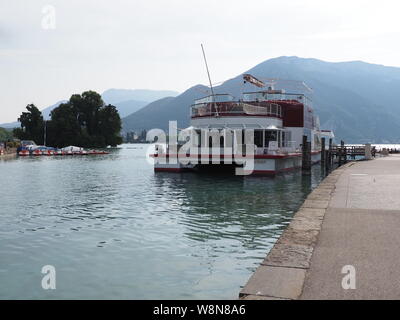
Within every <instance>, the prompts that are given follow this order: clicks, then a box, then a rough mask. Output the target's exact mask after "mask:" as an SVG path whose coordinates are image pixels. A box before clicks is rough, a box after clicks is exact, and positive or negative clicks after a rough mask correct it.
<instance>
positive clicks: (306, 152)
mask: <svg viewBox="0 0 400 320" xmlns="http://www.w3.org/2000/svg"><path fill="white" fill-rule="evenodd" d="M302 151H303V152H302V153H303V157H302V164H301V169H302V171H303V173H305V174H310V173H311V142H308V141H307V136H303V144H302Z"/></svg>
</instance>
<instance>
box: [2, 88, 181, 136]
mask: <svg viewBox="0 0 400 320" xmlns="http://www.w3.org/2000/svg"><path fill="white" fill-rule="evenodd" d="M178 94H179V93H178V92H176V91H167V90H147V89H132V90H131V89H108V90H106V91H104V92H103V94H102V95H101V96H102V98H103V100H104V102H105V103H106V104H112V105H114V106H116V107H117V110H118V112H119V114H120V116H121V118H123V117H126V116H128V115H130V114H132V113H134V112H135V111H137V110H139V109H140V108H142V107H144V106H146V105H148V104H149V103H151V102H152V101H155V100H159V99H161V98H164V97H166V96H172V97H174V96H177V95H178ZM65 102H67V100H61V101H58V102H57V103H55V104H53V105H51V106H49V107H47V108H45V109H43V110H41V111H42V114H43V118H44V119H45V120H49V119H50V113H51V111H52V110H53V109H54V108H56V107H58V106H59V105H60V104H61V103H65ZM19 126H20V124H19V122H11V123H4V124H0V127H3V128H15V127H19Z"/></svg>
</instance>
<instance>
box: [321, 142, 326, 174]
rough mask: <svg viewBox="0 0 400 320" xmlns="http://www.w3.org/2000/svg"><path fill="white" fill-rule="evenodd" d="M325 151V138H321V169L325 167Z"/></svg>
mask: <svg viewBox="0 0 400 320" xmlns="http://www.w3.org/2000/svg"><path fill="white" fill-rule="evenodd" d="M325 162H326V150H325V138H321V167H322V168H325V167H326V163H325Z"/></svg>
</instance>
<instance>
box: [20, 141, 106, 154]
mask: <svg viewBox="0 0 400 320" xmlns="http://www.w3.org/2000/svg"><path fill="white" fill-rule="evenodd" d="M106 154H109V153H108V152H106V151H101V150H85V149H84V148H81V147H76V146H68V147H65V148H62V149H56V148H52V147H46V146H38V145H36V144H35V142H33V141H23V142H22V143H21V146H20V147H19V148H18V149H17V155H19V156H23V157H26V156H85V155H106Z"/></svg>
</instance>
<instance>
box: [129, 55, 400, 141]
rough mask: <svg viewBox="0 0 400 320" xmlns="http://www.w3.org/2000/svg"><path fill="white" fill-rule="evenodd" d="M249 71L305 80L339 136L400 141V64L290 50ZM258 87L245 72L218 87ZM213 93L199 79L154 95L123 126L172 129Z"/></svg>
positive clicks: (325, 122) (237, 90)
mask: <svg viewBox="0 0 400 320" xmlns="http://www.w3.org/2000/svg"><path fill="white" fill-rule="evenodd" d="M244 73H250V74H252V75H253V76H255V77H257V78H275V79H289V80H297V81H304V82H305V83H306V84H307V85H308V86H309V87H311V88H312V89H313V106H314V109H315V111H316V114H317V115H319V117H320V122H321V127H322V128H323V129H331V130H334V132H335V135H336V140H338V141H340V139H343V140H344V141H345V142H346V143H367V142H372V143H396V142H399V141H400V105H399V104H400V102H399V99H398V97H397V90H398V89H399V88H400V68H396V67H387V66H383V65H377V64H369V63H365V62H362V61H351V62H335V63H333V62H325V61H321V60H317V59H311V58H299V57H293V56H291V57H287V56H284V57H278V58H274V59H270V60H266V61H264V62H262V63H260V64H258V65H256V66H255V67H253V68H251V69H250V70H247V71H245V72H244ZM255 88H256V87H254V86H253V88H251V87H249V85H245V86H244V84H243V80H242V74H240V75H238V76H237V77H235V78H233V79H230V80H227V81H225V82H224V83H222V84H221V85H220V86H218V87H215V92H216V93H229V94H231V95H233V96H235V97H239V96H240V94H241V92H243V91H249V90H251V91H256V90H255ZM287 91H288V92H289V91H290V90H287ZM207 94H209V89H208V87H205V86H202V85H196V86H193V87H191V88H189V89H188V90H186V91H185V92H183V93H182V94H180V95H178V96H176V97H174V98H163V99H160V100H158V101H154V102H152V103H150V104H149V105H147V106H145V107H144V108H141V109H140V110H138V111H136V112H135V113H133V114H131V115H129V116H128V117H126V118H124V119H123V130H124V131H129V130H135V131H138V130H141V129H151V128H161V129H164V130H166V129H167V128H168V120H177V121H178V127H180V128H184V127H187V126H189V121H190V105H191V104H192V103H193V100H194V99H197V98H199V97H201V96H206V95H207Z"/></svg>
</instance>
